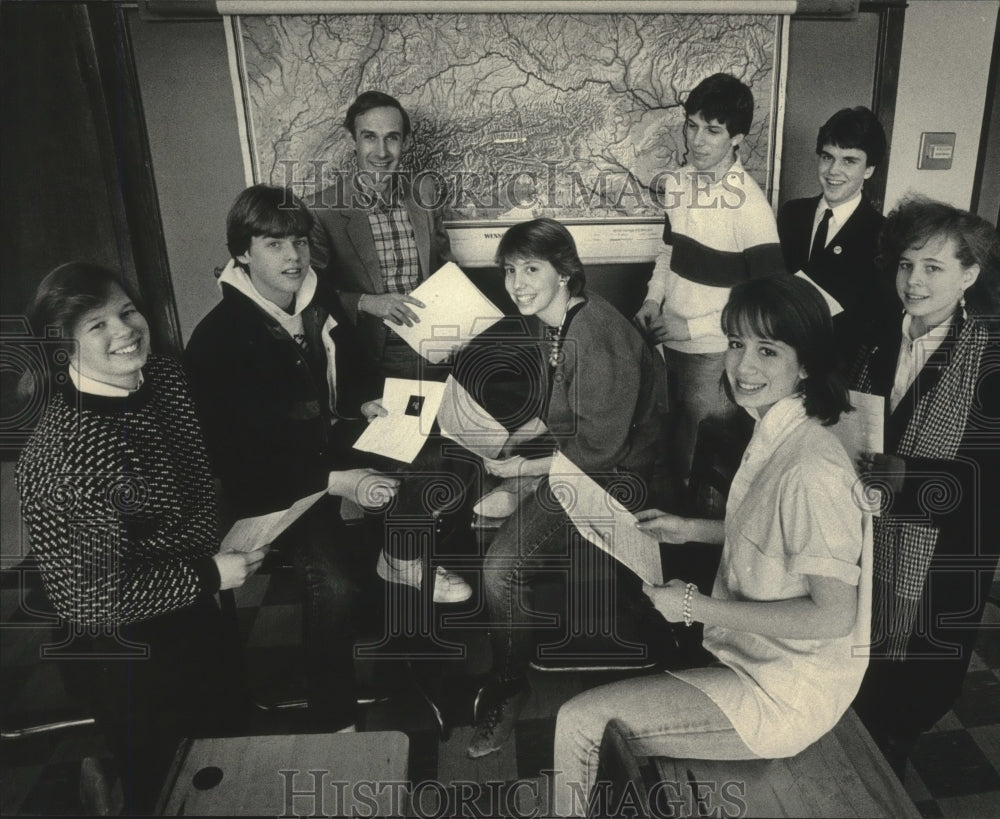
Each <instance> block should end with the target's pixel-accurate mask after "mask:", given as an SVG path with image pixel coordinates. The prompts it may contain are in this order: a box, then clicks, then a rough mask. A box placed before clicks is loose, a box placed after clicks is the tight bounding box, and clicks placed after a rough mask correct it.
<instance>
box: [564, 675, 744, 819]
mask: <svg viewBox="0 0 1000 819" xmlns="http://www.w3.org/2000/svg"><path fill="white" fill-rule="evenodd" d="M716 670H717V672H718V673H719V674H733V675H735V673H736V672H734V671H733V670H732V669H729V668H726V667H725V666H722V665H719V666H718V667H717V669H716ZM616 718H617V719H619V720H621V721H622V722H623V723H624V724H625V728H626V732H627V736H628V739H629V746H630V748H631V750H632V751H633V752H634V753H635V754H636V755H637V756H669V757H673V758H675V759H758V756H757V755H756V754H755V753H753V751H751V750H750V749H749V748H747V746H746V745H745V744H744V742H743V740H742V739H740V737H739V734H737V733H736V730H735V729H734V728H733V726H732V724H731V723H730V722H729V720H728V719H727V717H726V715H725V714H723V713H722V711H721V710H720V709H719V707H718V706H717V705H716V704H715V703H714V702H712V700H711V699H710V698H709V697H708V695H707V694H704V693H702V692H701V690H700V689H698V688H695V687H694V686H693V685H690V684H689V683H686V682H684V681H683V680H679V679H678V678H677V677H674V676H673V675H671V674H665V673H664V674H655V675H652V676H649V677H636V678H634V679H630V680H623V681H621V682H616V683H611V684H610V685H604V686H601V687H599V688H592V689H590V690H589V691H584V692H583V693H582V694H578V695H577V696H575V697H573V699H571V700H569V701H568V702H566V703H564V704H563V706H562V708H560V709H559V716H558V717H557V719H556V738H555V752H554V760H553V768H554V771H555V773H554V780H553V787H552V798H553V812H554V815H556V816H584V815H585V814H586V807H587V798H588V796H589V794H590V791H591V788H593V786H594V783H595V780H596V778H597V761H598V751H599V749H600V747H601V737H602V736H603V735H604V727H605V726H606V725H607V724H608V722H609V721H610V720H612V719H616Z"/></svg>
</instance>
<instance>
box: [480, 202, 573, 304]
mask: <svg viewBox="0 0 1000 819" xmlns="http://www.w3.org/2000/svg"><path fill="white" fill-rule="evenodd" d="M518 258H522V259H523V258H535V259H542V260H544V261H546V262H548V263H549V264H551V265H552V266H553V267H554V268H555V269H556V272H557V273H558V274H559V275H560V276H566V278H567V281H566V289H567V290H568V291H569V294H570V295H571V296H579V295H580V294H581V293H582V292H583V288H584V287H585V286H586V284H587V275H586V273H584V271H583V262H581V261H580V256H579V254H578V253H577V252H576V242H575V241H573V236H572V234H571V233H570V232H569V231H568V230H566V227H565V226H564V225H562V224H560V223H559V222H557V221H556V220H555V219H545V218H543V219H532V220H531V221H530V222H521V223H520V224H517V225H514V226H513V227H512V228H509V229H508V230H507V232H506V233H505V234H504V235H503V236H502V237H501V238H500V244H499V245H498V246H497V253H496V257H495V261H496V263H497V265H499V266H500V267H503V266H504V264H505V263H506V261H507V260H508V259H518Z"/></svg>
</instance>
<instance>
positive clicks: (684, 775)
mask: <svg viewBox="0 0 1000 819" xmlns="http://www.w3.org/2000/svg"><path fill="white" fill-rule="evenodd" d="M656 769H657V773H658V776H657V778H658V779H659V780H660V781H661V782H663V783H665V784H668V785H671V786H674V785H676V789H675V790H674V789H672V788H667V790H666V792H665V793H664V794H663V795H662V796H661V797H660V800H661V801H662V804H664V805H665V804H667V803H668V802H669V801H670V800H671V799H676V804H677V806H678V808H679V812H675V813H674V815H675V816H708V815H715V816H718V815H723V816H724V815H727V814H728V815H729V816H747V817H752V816H798V817H826V816H846V817H850V816H869V817H870V816H889V817H897V816H898V817H919V816H920V813H919V812H918V811H917V808H916V806H915V805H914V804H913V802H912V800H911V799H910V797H909V795H907V793H906V791H905V790H904V788H903V785H902V783H900V781H899V780H898V779H897V778H896V775H895V774H894V773H893V772H892V769H891V768H890V767H889V763H888V762H886V760H885V757H884V756H882V753H881V752H880V751H879V749H878V746H876V745H875V742H874V741H873V740H872V738H871V736H870V735H869V734H868V731H867V730H865V727H864V725H862V724H861V720H859V719H858V717H857V715H856V714H855V713H854V711H853V710H851V709H848V710H847V713H846V714H844V716H843V718H842V719H841V720H840V722H838V723H837V725H836V726H834V728H833V730H832V731H830V732H829V733H828V734H826V736H824V737H822V738H820V739H819V740H817V741H816V742H814V743H813V744H812V745H810V746H809V747H808V748H806V749H805V750H804V751H802V753H800V754H798V755H796V756H793V757H789V758H787V759H759V760H758V759H754V760H741V761H735V762H733V761H727V762H719V761H705V760H694V759H668V758H657V759H656ZM694 783H698V791H699V794H700V797H701V802H702V807H701V808H699V805H698V804H697V801H696V800H694V799H691V798H690V794H691V793H692V792H693V791H694V789H695V784H694ZM704 810H707V811H708V812H707V813H706V812H703V811H704ZM720 810H721V811H723V812H722V813H720V812H719V811H720ZM688 811H690V812H688Z"/></svg>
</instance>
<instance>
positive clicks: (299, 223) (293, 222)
mask: <svg viewBox="0 0 1000 819" xmlns="http://www.w3.org/2000/svg"><path fill="white" fill-rule="evenodd" d="M313 221H314V220H313V215H312V213H310V212H309V208H307V207H306V206H305V203H304V202H303V201H302V200H301V199H299V197H297V196H296V195H295V194H294V193H292V190H291V188H279V187H277V186H275V185H251V186H250V187H249V188H247V189H246V190H245V191H243V192H242V193H241V194H240V195H239V196H237V197H236V201H235V202H233V206H232V207H231V208H230V209H229V215H228V216H227V217H226V247H228V248H229V254H230V255H231V256H232V257H233V258H234V259H235V258H236V257H237V256H242V255H243V254H244V253H246V252H247V251H248V250H249V249H250V241H251V239H253V237H254V236H274V237H276V238H283V237H285V236H308V235H309V231H311V230H312V226H313Z"/></svg>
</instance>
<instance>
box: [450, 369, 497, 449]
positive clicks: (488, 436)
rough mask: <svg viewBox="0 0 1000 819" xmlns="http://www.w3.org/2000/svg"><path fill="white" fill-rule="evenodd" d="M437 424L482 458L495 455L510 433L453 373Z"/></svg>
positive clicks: (458, 442)
mask: <svg viewBox="0 0 1000 819" xmlns="http://www.w3.org/2000/svg"><path fill="white" fill-rule="evenodd" d="M438 426H440V427H441V434H442V435H444V437H445V438H449V439H451V440H452V441H454V442H455V443H456V444H461V445H462V446H464V447H465V448H466V449H467V450H469V452H472V453H475V454H476V455H479V456H480V457H483V458H496V456H497V455H498V454H499V453H500V450H501V449H503V445H504V444H505V443H507V438H508V437H510V435H509V433H508V432H507V428H506V427H504V425H503V424H501V423H500V422H499V421H497V420H496V419H495V418H494V417H493V416H492V415H490V414H489V413H488V412H487V411H486V410H485V409H483V407H482V406H481V405H480V404H479V402H477V401H476V399H474V398H473V397H472V396H471V395H469V393H468V391H467V390H466V389H465V387H463V386H462V385H461V384H459V383H458V381H456V380H455V379H454V378H453V377H452V376H450V375H449V376H448V378H447V380H446V381H445V382H444V395H443V396H442V398H441V408H440V409H439V410H438Z"/></svg>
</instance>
